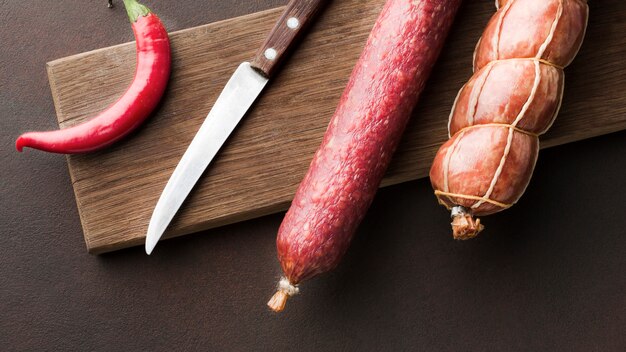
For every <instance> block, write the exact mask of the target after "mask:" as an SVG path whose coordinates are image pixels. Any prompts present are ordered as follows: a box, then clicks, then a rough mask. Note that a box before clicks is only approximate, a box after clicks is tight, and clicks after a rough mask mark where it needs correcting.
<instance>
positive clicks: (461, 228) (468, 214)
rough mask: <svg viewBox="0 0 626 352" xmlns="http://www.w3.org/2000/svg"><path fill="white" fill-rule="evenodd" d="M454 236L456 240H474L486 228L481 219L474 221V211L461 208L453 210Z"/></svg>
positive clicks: (457, 207)
mask: <svg viewBox="0 0 626 352" xmlns="http://www.w3.org/2000/svg"><path fill="white" fill-rule="evenodd" d="M451 217H452V224H451V225H452V235H453V236H454V239H455V240H469V239H472V238H474V237H476V236H478V234H479V233H480V232H481V231H482V230H483V229H484V228H485V227H484V226H483V225H482V224H481V223H480V219H474V216H473V215H472V211H471V210H469V209H467V208H465V207H461V206H456V207H454V208H452V212H451Z"/></svg>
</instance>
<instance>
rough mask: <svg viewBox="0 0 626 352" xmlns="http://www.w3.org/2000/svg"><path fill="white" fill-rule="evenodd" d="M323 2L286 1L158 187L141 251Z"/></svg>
mask: <svg viewBox="0 0 626 352" xmlns="http://www.w3.org/2000/svg"><path fill="white" fill-rule="evenodd" d="M326 2H328V0H291V1H290V2H289V4H288V5H287V8H286V9H285V12H283V14H282V16H281V17H280V19H279V20H278V22H277V23H276V25H275V26H274V28H273V29H272V31H271V32H270V34H269V35H268V37H267V38H266V39H265V42H264V43H263V45H262V46H261V48H260V49H259V51H258V52H257V53H256V55H255V57H254V58H253V59H252V61H251V62H244V63H242V64H240V65H239V67H238V68H237V70H235V73H234V74H233V75H232V77H231V78H230V80H229V81H228V83H226V86H225V87H224V89H223V90H222V93H221V94H220V96H219V97H218V98H217V100H216V101H215V104H214V105H213V108H212V109H211V111H210V112H209V115H208V116H207V118H206V120H205V121H204V122H203V123H202V126H200V130H198V133H197V134H196V136H195V137H194V138H193V140H192V141H191V144H190V145H189V147H188V148H187V151H186V152H185V154H184V155H183V157H182V159H181V160H180V162H179V163H178V166H176V169H175V170H174V173H173V174H172V176H171V177H170V179H169V181H168V182H167V185H166V186H165V189H163V193H162V194H161V197H160V198H159V201H158V202H157V205H156V207H155V208H154V212H153V213H152V218H151V219H150V224H149V225H148V234H147V236H146V253H148V254H150V253H152V250H153V249H154V247H155V246H156V244H157V242H158V241H159V239H160V238H161V236H162V235H163V232H165V229H166V228H167V226H168V225H169V224H170V222H171V221H172V219H173V218H174V215H175V214H176V212H177V211H178V209H179V208H180V206H181V205H182V204H183V202H184V201H185V199H186V198H187V196H188V195H189V192H191V190H192V189H193V187H194V185H195V184H196V182H197V181H198V179H199V178H200V177H201V176H202V174H203V173H204V170H205V169H206V168H207V166H209V164H210V163H211V161H212V160H213V159H214V158H215V155H216V154H217V152H218V151H219V150H220V148H221V147H222V145H223V144H224V142H226V139H228V136H229V135H230V134H231V132H232V131H233V130H234V129H235V127H237V124H238V123H239V121H241V119H242V118H243V116H244V115H245V114H246V112H247V111H248V109H249V108H250V106H251V105H252V104H253V103H254V101H255V100H256V98H257V97H258V96H259V94H261V91H262V90H263V88H264V87H265V85H266V84H267V82H268V80H269V79H271V78H272V77H273V76H274V75H275V73H276V70H277V68H278V65H279V64H280V62H281V61H282V59H284V57H285V56H286V55H287V53H288V51H289V49H291V48H292V47H293V46H294V45H295V43H296V41H297V39H298V38H299V36H300V35H301V34H302V33H303V32H304V30H305V29H306V27H307V26H308V24H310V23H311V22H312V21H313V19H314V17H315V15H316V14H317V13H318V12H319V10H320V9H321V8H322V7H323V6H324V5H325V4H326Z"/></svg>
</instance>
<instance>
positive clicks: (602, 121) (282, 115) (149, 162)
mask: <svg viewBox="0 0 626 352" xmlns="http://www.w3.org/2000/svg"><path fill="white" fill-rule="evenodd" d="M383 3H384V1H369V0H368V1H357V0H344V1H334V2H332V3H331V4H330V5H329V6H328V7H327V8H326V9H325V11H324V13H323V14H322V16H320V18H319V20H318V21H317V22H316V23H315V24H314V25H313V27H312V28H311V30H310V31H309V33H308V34H307V36H306V38H304V39H303V41H302V43H301V45H300V46H299V48H298V50H297V51H296V52H295V53H294V54H293V55H292V57H291V58H290V60H289V62H287V63H286V64H285V66H284V68H283V69H282V70H281V72H280V73H279V74H278V75H277V77H276V78H275V79H274V80H273V81H272V82H271V83H270V85H269V86H268V88H267V89H266V90H265V92H264V93H263V95H262V96H261V98H260V99H259V101H258V102H257V103H256V105H255V106H254V107H253V109H252V111H250V113H249V114H248V115H247V116H246V118H245V119H244V120H243V121H242V123H241V124H240V126H239V127H238V129H237V130H236V131H235V132H234V134H233V135H232V137H231V138H230V140H229V141H228V142H227V144H226V145H225V146H224V148H223V149H222V152H221V153H220V155H219V157H218V158H217V160H215V162H214V163H213V164H212V165H211V166H210V167H209V169H207V171H206V172H205V175H204V177H203V178H202V179H201V180H200V181H199V182H198V185H197V186H196V188H195V190H194V192H193V193H192V195H190V197H189V198H188V199H187V202H186V204H185V205H183V207H182V209H181V211H180V212H179V214H178V215H177V217H176V218H175V219H174V221H173V223H172V224H171V226H170V228H169V229H168V231H167V232H166V235H165V236H166V237H173V236H180V235H184V234H189V233H193V232H196V231H200V230H203V229H207V228H211V227H216V226H221V225H224V224H228V223H233V222H237V221H241V220H245V219H250V218H254V217H258V216H262V215H265V214H270V213H273V212H277V211H281V210H284V209H286V208H287V206H288V204H289V202H290V200H291V198H292V196H293V193H294V192H295V189H296V187H297V185H298V183H299V182H300V180H301V177H302V176H303V175H304V173H305V171H306V169H307V167H308V164H309V162H310V159H311V157H312V155H313V153H314V152H315V150H316V148H317V146H318V145H319V143H320V141H321V138H322V136H323V133H324V131H325V130H326V125H327V123H328V120H329V119H330V117H331V116H332V113H333V111H334V109H335V107H336V105H337V102H338V100H339V96H340V95H341V93H342V91H343V89H344V86H345V84H346V82H347V79H348V77H349V75H350V72H351V70H352V67H353V65H354V63H355V62H356V60H357V58H358V56H359V54H360V52H361V49H362V47H363V45H364V43H365V40H366V38H367V35H368V34H369V31H370V29H371V27H372V25H373V23H374V21H375V19H376V17H377V15H378V13H379V11H380V9H381V8H382V5H383ZM614 3H615V4H618V3H617V2H614ZM283 9H284V8H278V9H274V10H269V11H265V12H260V13H256V14H252V15H247V16H243V17H239V18H235V19H231V20H226V21H222V22H218V23H214V24H209V25H205V26H201V27H196V28H191V29H187V30H183V31H180V32H176V33H172V34H171V38H172V50H173V67H172V72H173V74H172V78H171V83H170V86H169V88H168V91H167V92H166V95H165V98H164V101H163V103H162V105H161V107H160V108H159V110H158V111H157V113H156V114H155V116H153V117H152V118H151V119H150V120H149V121H148V123H146V125H145V126H144V127H142V128H140V129H139V131H137V132H136V133H134V134H133V135H132V136H130V137H129V138H126V139H125V140H124V141H122V142H120V143H117V144H116V145H115V146H113V147H112V148H110V149H108V150H106V151H103V152H98V153H95V154H90V155H76V156H69V157H68V159H67V160H68V164H69V169H70V175H71V178H72V183H73V186H74V190H75V195H76V201H77V203H78V209H79V212H80V216H81V221H82V224H83V229H84V234H85V241H86V243H87V248H88V250H89V251H90V252H91V253H103V252H108V251H112V250H116V249H120V248H124V247H129V246H133V245H139V244H142V243H143V241H144V236H145V232H146V229H147V225H148V221H149V218H150V215H151V213H152V209H153V208H154V205H155V204H156V202H157V199H158V197H159V195H160V193H161V191H162V189H163V187H164V186H165V183H166V182H167V180H168V178H169V176H170V175H171V173H172V171H173V170H174V168H175V166H176V164H177V163H178V161H179V159H180V158H181V156H182V154H183V153H184V151H185V149H186V147H187V145H188V144H189V143H190V141H191V139H192V138H193V136H194V134H195V133H196V131H197V129H198V128H199V126H200V124H201V123H202V121H203V120H204V118H205V116H206V114H207V113H208V111H209V110H210V108H211V106H212V104H213V102H214V101H215V99H216V98H217V95H218V94H219V93H220V91H221V89H222V87H223V86H224V84H225V83H226V81H227V80H228V78H229V77H230V75H231V73H232V72H233V71H234V69H235V68H236V67H237V65H238V64H239V63H240V62H242V61H245V60H250V59H251V58H253V57H254V54H255V51H256V49H257V48H258V47H259V45H260V44H261V43H262V42H263V39H264V37H265V36H266V35H267V33H268V32H269V31H270V30H271V28H272V26H273V25H274V23H275V22H276V20H277V18H278V17H279V16H280V14H281V12H282V11H283ZM494 11H495V9H494V7H493V3H492V2H491V1H468V2H466V4H465V5H464V7H463V8H462V9H461V11H460V13H459V16H458V21H457V23H456V25H455V27H454V28H453V31H452V33H451V35H450V38H449V41H448V44H447V45H446V47H445V48H444V52H443V54H442V57H441V60H440V63H439V64H438V66H437V67H436V69H435V71H434V72H433V75H432V76H431V79H430V84H429V86H428V88H427V89H426V91H425V92H424V94H423V95H422V98H421V102H420V104H419V105H418V108H417V109H416V110H415V112H414V114H413V115H414V116H413V119H412V121H411V123H410V124H409V127H408V129H407V133H406V134H405V137H404V139H403V141H402V142H401V145H400V148H399V150H398V152H397V154H396V156H395V158H394V161H393V163H392V165H391V167H390V169H389V171H388V174H387V177H386V178H385V180H384V181H383V185H391V184H396V183H400V182H404V181H408V180H413V179H417V178H420V177H424V176H426V175H427V172H428V169H429V167H430V163H431V161H432V158H433V157H434V155H435V153H436V151H437V148H438V147H439V145H440V144H441V143H443V142H444V141H445V140H446V139H447V131H446V125H447V118H448V114H449V111H450V108H451V106H452V102H453V100H454V97H455V95H456V93H457V91H458V90H459V89H460V87H461V86H462V84H463V83H464V82H465V81H467V79H468V78H469V77H470V76H471V58H472V51H473V49H474V44H475V43H476V42H477V40H478V38H479V36H480V33H481V32H482V30H483V28H484V26H485V24H486V23H487V21H488V19H489V18H490V16H491V15H492V14H493V12H494ZM625 31H626V6H617V5H616V6H598V7H597V8H593V9H592V12H591V19H590V25H589V29H588V32H587V38H586V41H585V44H584V45H583V48H582V50H581V52H580V54H579V56H578V57H577V59H576V61H575V62H574V64H573V65H572V66H570V67H569V68H568V69H567V71H566V75H567V85H566V89H565V99H564V103H563V108H562V110H561V113H560V116H559V118H558V119H557V122H556V123H555V124H554V126H553V128H552V130H551V131H550V132H549V133H548V134H547V135H546V136H545V137H544V138H542V146H543V147H549V146H554V145H559V144H563V143H568V142H573V141H577V140H581V139H584V138H589V137H593V136H597V135H601V134H606V133H610V132H613V131H618V130H622V129H624V128H626V106H625V105H626V104H624V95H623V92H624V91H625V89H626V61H625V60H623V58H624V57H626V38H625V37H624V36H623V33H624V32H625ZM133 62H134V44H132V43H127V44H123V45H119V46H115V47H111V48H105V49H101V50H96V51H93V52H89V53H84V54H80V55H76V56H72V57H69V58H65V59H60V60H56V61H53V62H50V63H49V64H48V75H49V79H50V84H51V88H52V94H53V97H54V102H55V106H56V110H57V115H58V119H59V124H60V126H61V127H68V126H71V125H74V124H76V123H79V122H81V121H83V120H85V119H86V118H88V117H89V116H92V115H93V114H94V113H96V112H98V111H100V110H101V109H103V108H105V107H106V106H107V105H109V104H111V103H112V102H113V101H114V100H115V99H116V98H117V97H118V96H119V94H121V93H122V92H123V91H124V89H125V88H126V86H127V84H128V83H129V82H130V81H131V79H132V75H133V71H134V66H133V65H132V63H133ZM434 201H436V200H435V198H434V196H433V202H434Z"/></svg>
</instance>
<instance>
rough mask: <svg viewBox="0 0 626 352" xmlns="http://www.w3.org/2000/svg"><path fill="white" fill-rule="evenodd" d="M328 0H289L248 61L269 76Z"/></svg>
mask: <svg viewBox="0 0 626 352" xmlns="http://www.w3.org/2000/svg"><path fill="white" fill-rule="evenodd" d="M327 2H328V0H291V1H290V2H289V4H288V5H287V8H286V9H285V12H283V14H282V16H281V17H280V19H279V20H278V22H276V25H275V26H274V28H273V29H272V31H271V32H270V34H269V35H268V36H267V38H266V39H265V42H264V43H263V45H262V46H261V48H260V49H259V51H258V52H257V53H256V55H255V57H254V59H253V60H252V62H251V63H250V64H251V66H252V67H253V68H255V69H257V70H258V71H260V72H261V73H262V74H263V75H264V76H266V77H268V78H270V77H272V75H273V74H274V73H275V72H276V69H277V68H278V65H279V64H280V62H281V61H282V60H283V59H284V58H285V56H287V54H288V53H289V50H290V49H292V48H293V47H294V46H295V44H296V42H297V40H298V38H299V37H300V36H301V35H302V33H304V31H305V30H306V28H307V27H308V25H309V24H310V23H311V22H313V19H314V18H315V15H316V14H317V13H318V12H319V11H320V9H321V8H322V7H324V5H325V4H326V3H327Z"/></svg>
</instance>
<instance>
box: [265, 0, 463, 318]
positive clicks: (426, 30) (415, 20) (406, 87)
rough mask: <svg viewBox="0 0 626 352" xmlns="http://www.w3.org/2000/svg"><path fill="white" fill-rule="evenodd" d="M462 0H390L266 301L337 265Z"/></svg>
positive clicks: (276, 303)
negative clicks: (272, 292) (274, 287)
mask: <svg viewBox="0 0 626 352" xmlns="http://www.w3.org/2000/svg"><path fill="white" fill-rule="evenodd" d="M460 3H461V0H388V1H387V2H386V4H385V5H384V7H383V10H382V12H381V14H380V16H379V17H378V19H377V21H376V23H375V24H374V28H373V29H372V32H371V34H370V36H369V39H368V41H367V43H366V45H365V49H364V50H363V52H362V54H361V57H360V59H359V61H358V62H357V64H356V66H355V68H354V70H353V72H352V75H351V77H350V80H349V82H348V85H347V87H346V89H345V91H344V93H343V95H342V97H341V100H340V103H339V106H338V107H337V110H336V111H335V114H334V116H333V117H332V119H331V120H330V124H329V126H328V129H327V131H326V134H325V135H324V139H323V141H322V144H321V146H320V147H319V149H318V150H317V152H316V154H315V155H314V157H313V160H312V162H311V165H310V167H309V170H308V172H307V174H306V176H305V177H304V179H303V181H302V182H301V184H300V186H299V188H298V190H297V192H296V195H295V198H294V200H293V202H292V204H291V207H290V208H289V211H288V212H287V214H286V215H285V219H284V220H283V222H282V225H281V226H280V229H279V231H278V239H277V250H278V258H279V260H280V263H281V265H282V268H283V271H284V274H285V277H283V278H282V279H281V281H280V283H279V286H278V291H277V292H276V294H275V295H274V296H273V297H272V299H271V300H270V302H269V303H268V305H269V306H270V308H271V309H273V310H275V311H280V310H282V309H283V307H284V305H285V302H286V300H287V298H288V297H289V296H292V295H294V294H296V293H297V292H298V288H297V286H296V285H297V284H299V283H300V282H302V281H303V280H305V279H309V278H311V277H312V276H315V275H317V274H320V273H323V272H326V271H328V270H331V269H332V268H334V267H335V266H336V265H337V264H338V263H339V261H340V259H341V257H342V256H343V254H344V253H345V252H346V250H347V248H348V245H349V243H350V241H351V239H352V236H353V234H354V233H355V231H356V228H357V226H358V225H359V223H360V222H361V220H362V219H363V216H364V215H365V213H366V211H367V209H368V208H369V206H370V204H371V202H372V199H373V198H374V194H375V193H376V190H377V189H378V187H379V185H380V182H381V180H382V178H383V176H384V174H385V170H386V169H387V166H388V165H389V162H390V160H391V157H392V155H393V153H394V151H395V149H396V147H397V145H398V142H399V141H400V137H401V136H402V133H403V131H404V129H405V127H406V124H407V122H408V120H409V117H410V115H411V111H412V110H413V107H414V105H415V104H416V102H417V99H418V96H419V94H420V93H421V91H422V89H423V88H424V85H425V83H426V80H427V78H428V75H429V74H430V71H431V70H432V68H433V66H434V64H435V61H436V59H437V57H438V55H439V52H440V51H441V48H442V46H443V43H444V40H445V37H446V35H447V33H448V31H449V28H450V26H451V24H452V22H453V19H454V15H455V13H456V12H457V9H458V7H459V5H460Z"/></svg>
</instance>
